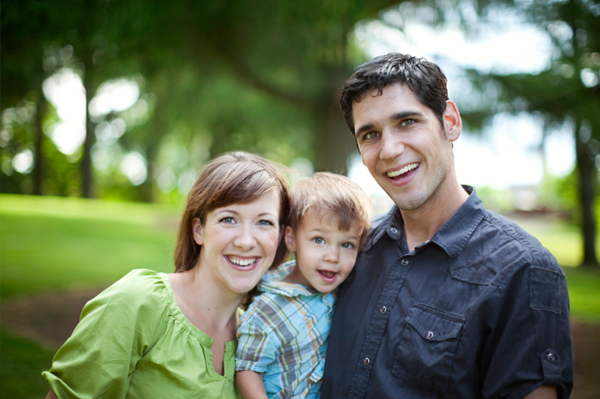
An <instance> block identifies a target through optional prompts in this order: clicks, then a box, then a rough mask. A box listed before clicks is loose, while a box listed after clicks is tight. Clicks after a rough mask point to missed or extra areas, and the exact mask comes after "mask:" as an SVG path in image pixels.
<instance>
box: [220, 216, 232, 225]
mask: <svg viewBox="0 0 600 399" xmlns="http://www.w3.org/2000/svg"><path fill="white" fill-rule="evenodd" d="M219 221H220V222H222V223H229V224H230V223H235V220H234V219H233V218H232V217H231V216H227V217H224V218H222V219H221V220H219Z"/></svg>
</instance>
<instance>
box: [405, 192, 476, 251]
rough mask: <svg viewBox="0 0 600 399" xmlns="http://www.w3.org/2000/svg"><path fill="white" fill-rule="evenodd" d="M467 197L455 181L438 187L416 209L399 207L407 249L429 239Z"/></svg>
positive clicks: (413, 247)
mask: <svg viewBox="0 0 600 399" xmlns="http://www.w3.org/2000/svg"><path fill="white" fill-rule="evenodd" d="M467 198H469V194H467V192H466V191H465V190H464V189H463V188H462V186H461V185H460V184H458V182H456V183H455V184H452V185H451V186H450V187H448V188H446V189H443V188H442V187H440V189H439V190H437V191H436V192H434V193H433V194H432V196H431V197H430V198H429V199H428V200H427V202H425V203H424V204H423V205H421V206H420V207H419V208H417V209H411V210H402V209H401V210H400V213H401V214H402V219H403V220H404V233H405V234H406V243H407V244H408V250H409V251H411V252H412V251H413V250H414V249H415V247H416V246H417V245H419V244H422V243H423V242H425V241H427V240H431V239H432V238H433V236H434V235H435V233H437V231H438V230H439V229H440V228H441V227H442V226H443V225H444V223H446V222H447V221H448V219H450V218H451V217H452V215H454V213H455V212H456V211H457V210H458V208H460V207H461V205H462V204H464V202H465V201H466V200H467Z"/></svg>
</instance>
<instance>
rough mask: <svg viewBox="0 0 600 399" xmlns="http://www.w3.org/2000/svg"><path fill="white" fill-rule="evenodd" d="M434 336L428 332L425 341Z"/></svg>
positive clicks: (431, 332)
mask: <svg viewBox="0 0 600 399" xmlns="http://www.w3.org/2000/svg"><path fill="white" fill-rule="evenodd" d="M434 336H435V334H434V333H433V331H429V332H427V336H426V338H427V339H432V338H433V337H434Z"/></svg>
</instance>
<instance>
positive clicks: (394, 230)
mask: <svg viewBox="0 0 600 399" xmlns="http://www.w3.org/2000/svg"><path fill="white" fill-rule="evenodd" d="M390 231H391V232H392V233H394V234H396V233H397V232H398V229H396V228H394V227H392V228H391V229H390Z"/></svg>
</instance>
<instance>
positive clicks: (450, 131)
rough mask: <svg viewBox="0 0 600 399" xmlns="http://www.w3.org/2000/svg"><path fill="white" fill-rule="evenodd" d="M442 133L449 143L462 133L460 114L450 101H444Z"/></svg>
mask: <svg viewBox="0 0 600 399" xmlns="http://www.w3.org/2000/svg"><path fill="white" fill-rule="evenodd" d="M444 131H445V132H446V137H447V138H448V140H450V141H455V140H456V139H458V138H459V137H460V133H461V131H462V120H461V119H460V113H459V112H458V108H457V107H456V104H454V101H452V100H448V101H446V110H445V111H444Z"/></svg>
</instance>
